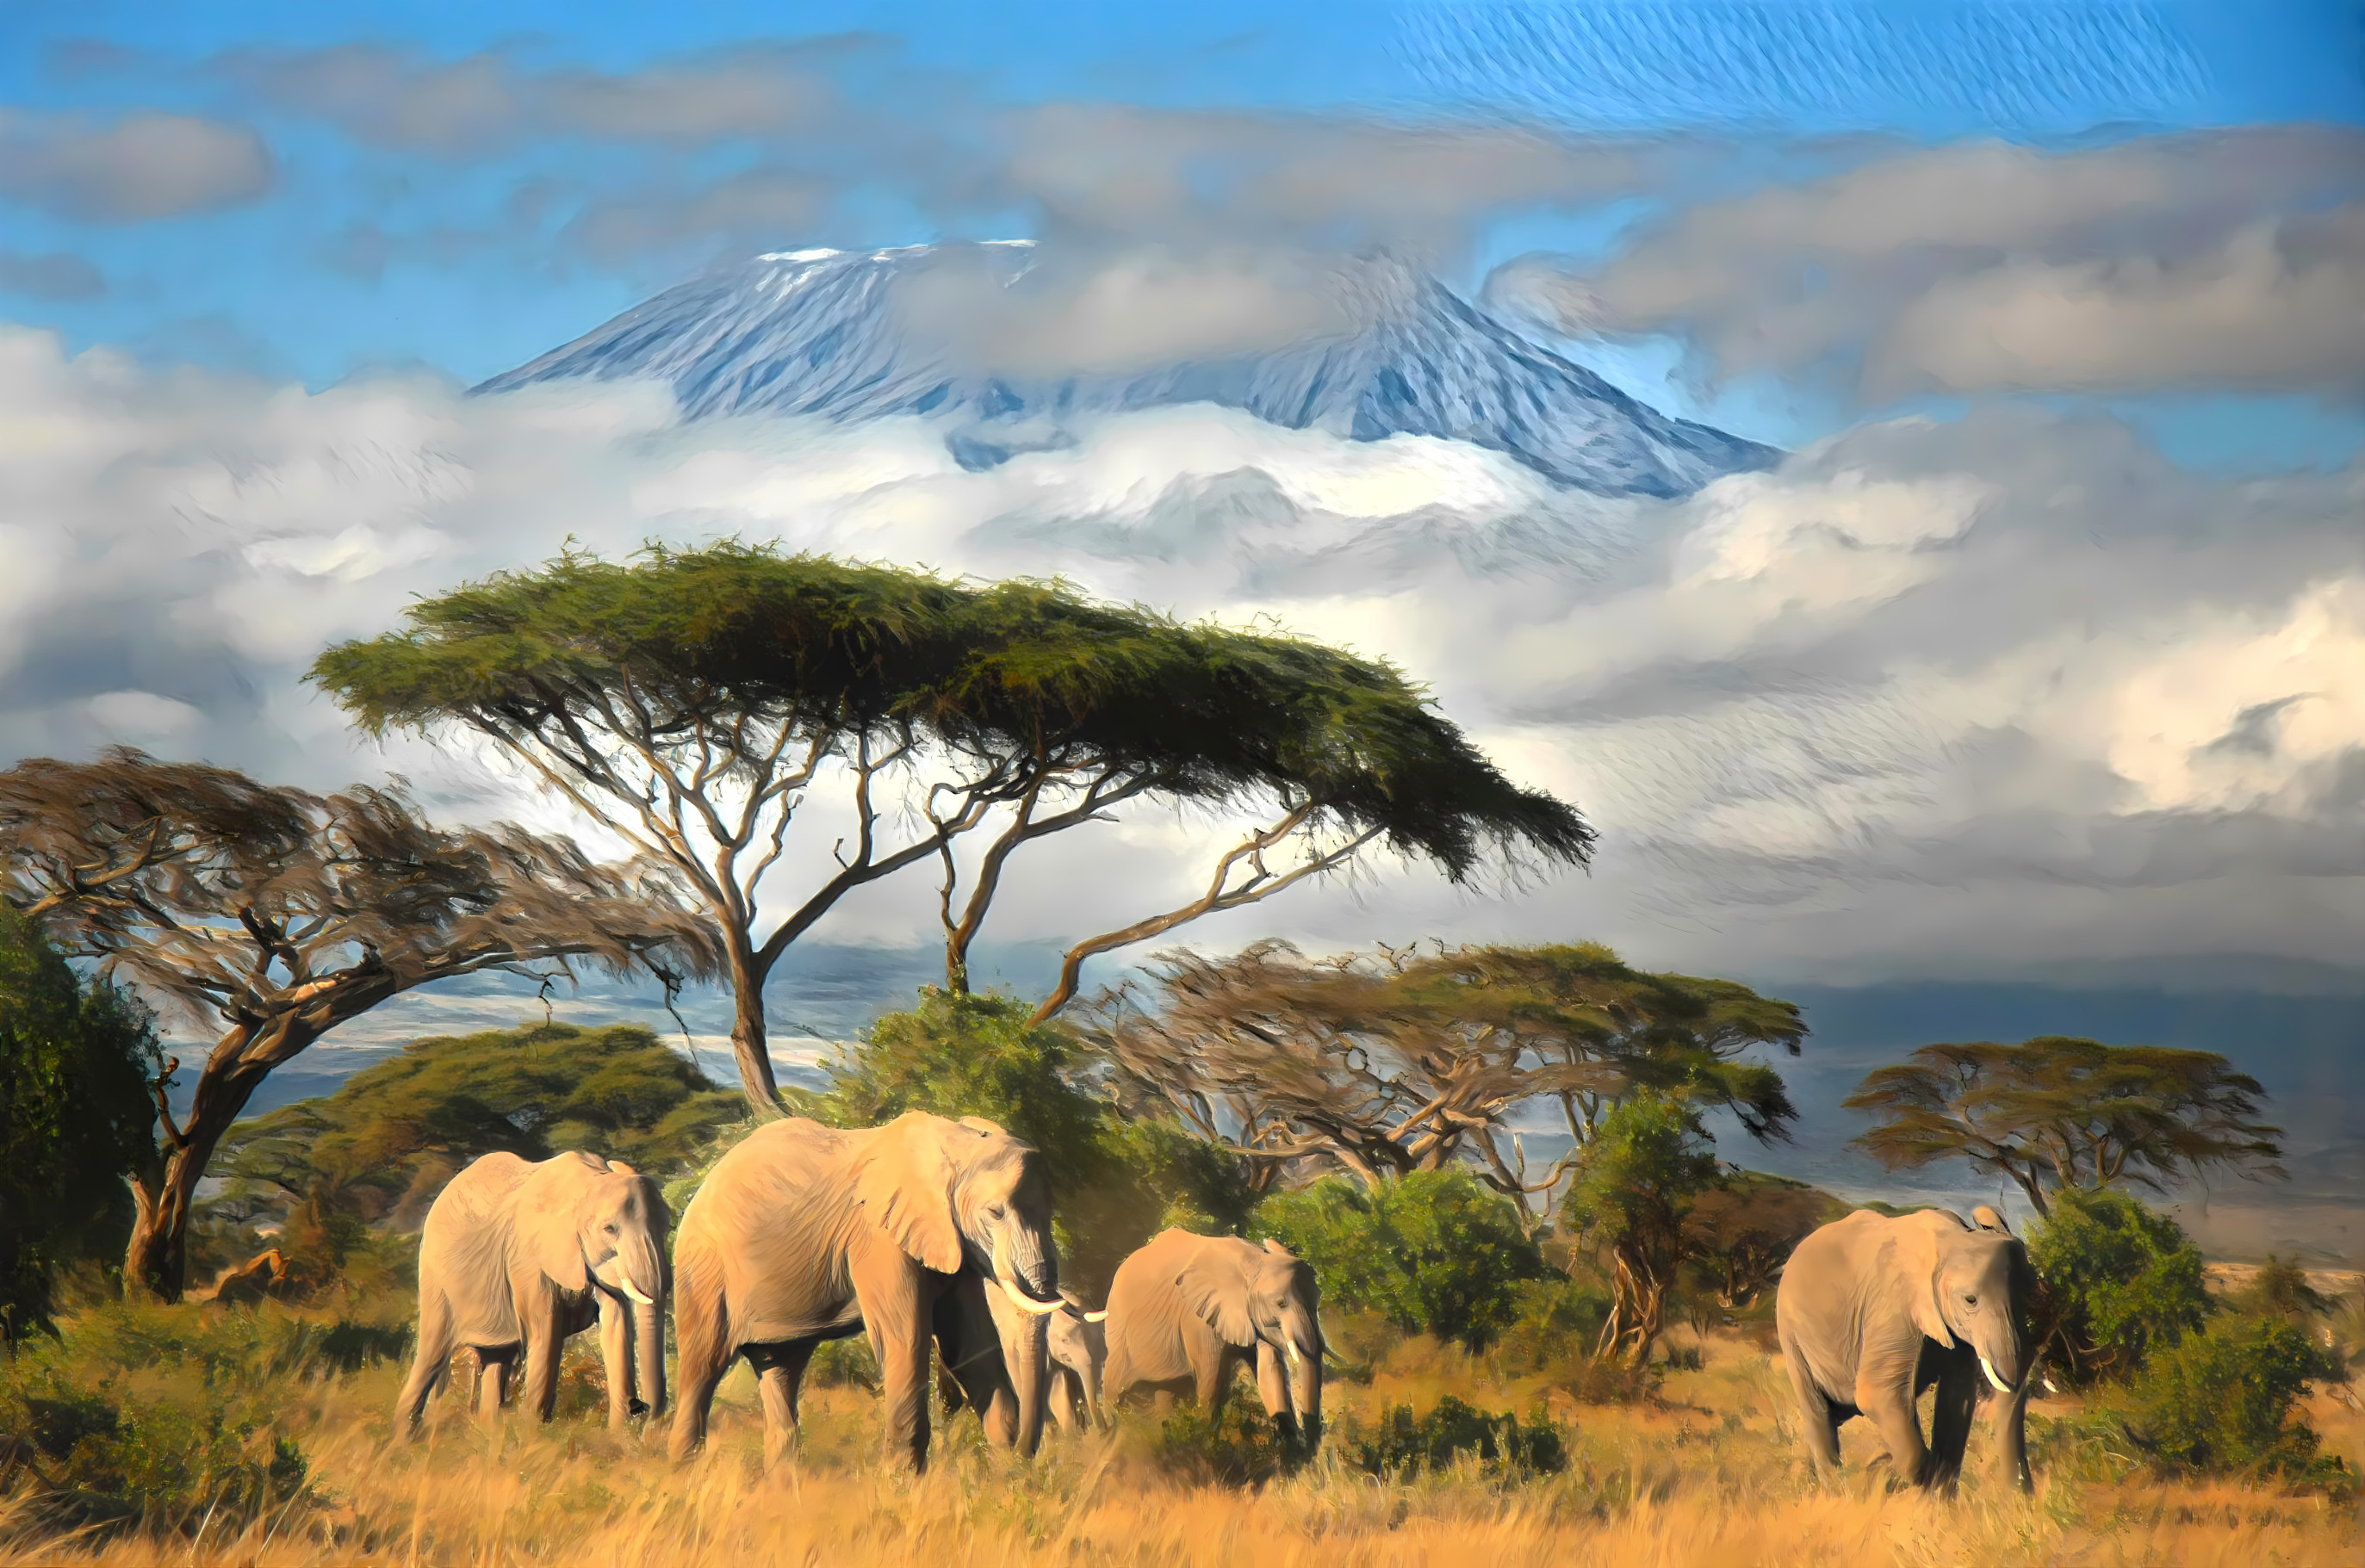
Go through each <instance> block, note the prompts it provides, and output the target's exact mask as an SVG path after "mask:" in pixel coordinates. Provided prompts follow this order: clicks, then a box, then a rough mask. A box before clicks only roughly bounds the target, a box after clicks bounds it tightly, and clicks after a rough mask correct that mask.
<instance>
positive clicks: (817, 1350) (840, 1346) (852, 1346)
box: [805, 1334, 885, 1394]
mask: <svg viewBox="0 0 2365 1568" xmlns="http://www.w3.org/2000/svg"><path fill="white" fill-rule="evenodd" d="M805 1381H806V1382H807V1383H812V1384H813V1386H814V1387H815V1388H860V1389H867V1390H869V1392H870V1393H872V1394H876V1393H878V1392H879V1391H880V1388H882V1387H884V1386H885V1384H884V1383H881V1382H880V1376H879V1358H878V1357H877V1356H876V1355H873V1354H872V1353H871V1350H870V1336H869V1335H868V1334H855V1335H850V1336H848V1337H847V1338H843V1339H825V1340H824V1341H822V1343H821V1344H819V1345H817V1346H815V1347H814V1349H813V1360H812V1361H809V1362H807V1363H806V1365H805Z"/></svg>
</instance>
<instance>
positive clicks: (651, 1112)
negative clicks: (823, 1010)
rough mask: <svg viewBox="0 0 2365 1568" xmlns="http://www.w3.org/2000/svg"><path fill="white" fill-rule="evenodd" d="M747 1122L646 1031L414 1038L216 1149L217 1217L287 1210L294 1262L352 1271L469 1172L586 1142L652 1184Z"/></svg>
mask: <svg viewBox="0 0 2365 1568" xmlns="http://www.w3.org/2000/svg"><path fill="white" fill-rule="evenodd" d="M744 1114H745V1102H744V1101H743V1100H741V1098H740V1097H739V1096H738V1095H736V1094H734V1093H730V1092H724V1091H721V1090H718V1089H716V1088H715V1087H714V1085H713V1084H712V1082H710V1081H708V1080H707V1078H706V1076H705V1075H704V1074H703V1073H701V1071H699V1070H698V1069H697V1068H696V1067H695V1066H694V1065H692V1064H691V1063H690V1062H689V1061H688V1060H686V1059H684V1058H683V1057H682V1056H681V1054H680V1053H679V1052H678V1051H677V1050H675V1049H673V1048H672V1047H669V1046H667V1044H666V1043H665V1042H664V1041H663V1040H661V1039H659V1038H658V1037H657V1036H656V1035H654V1034H652V1033H650V1031H648V1030H647V1029H645V1028H643V1027H642V1026H640V1025H636V1024H616V1025H608V1026H606V1027H603V1028H582V1027H578V1026H577V1025H571V1024H543V1025H532V1026H530V1027H526V1028H521V1029H509V1030H492V1031H488V1032H486V1033H483V1034H477V1035H468V1036H456V1037H455V1036H432V1037H430V1038H426V1039H420V1040H414V1041H412V1042H411V1043H410V1044H409V1045H408V1046H406V1047H404V1048H403V1051H402V1054H401V1055H400V1056H398V1057H395V1058H390V1059H388V1060H387V1061H382V1062H378V1063H375V1065H373V1066H370V1067H366V1068H364V1069H363V1070H361V1071H359V1072H357V1073H355V1074H353V1077H351V1078H349V1079H347V1080H346V1081H344V1083H343V1084H342V1085H341V1086H339V1088H338V1090H337V1092H335V1093H333V1094H331V1095H327V1096H325V1097H323V1098H320V1099H316V1100H304V1101H299V1102H297V1103H295V1104H292V1105H285V1106H282V1107H280V1108H279V1109H278V1110H275V1111H274V1112H272V1113H271V1114H268V1115H264V1116H259V1117H255V1118H253V1119H252V1120H249V1121H244V1122H241V1123H239V1124H238V1125H237V1126H235V1127H233V1128H232V1129H231V1132H230V1137H227V1138H225V1139H224V1140H223V1143H222V1147H221V1149H220V1151H219V1154H218V1155H217V1156H216V1164H215V1169H216V1170H219V1171H220V1172H221V1173H222V1174H223V1175H224V1177H225V1178H226V1181H225V1186H224V1190H223V1192H222V1194H221V1195H220V1196H219V1197H218V1198H216V1199H214V1200H212V1201H211V1203H209V1204H208V1205H207V1212H208V1215H209V1216H210V1217H213V1218H216V1219H219V1220H229V1221H232V1222H241V1221H246V1220H252V1219H255V1218H259V1217H262V1216H263V1215H266V1214H271V1213H276V1212H279V1211H281V1210H282V1209H283V1208H284V1209H285V1211H286V1217H287V1223H286V1235H285V1237H284V1238H283V1239H282V1242H281V1246H282V1248H283V1249H284V1250H286V1252H287V1253H288V1255H289V1256H290V1258H291V1259H302V1260H308V1261H310V1262H312V1263H314V1264H316V1265H319V1266H329V1267H335V1266H342V1265H343V1264H344V1263H346V1262H347V1260H349V1258H350V1257H351V1256H352V1255H353V1252H354V1249H356V1248H358V1247H361V1246H363V1245H364V1242H365V1240H366V1238H368V1236H369V1235H370V1234H371V1230H372V1227H373V1226H381V1225H394V1226H416V1225H418V1224H419V1223H420V1222H421V1221H422V1220H423V1219H424V1218H425V1216H426V1211H427V1206H428V1205H429V1204H431V1203H432V1202H433V1200H434V1197H435V1194H436V1193H439V1192H441V1191H442V1190H443V1184H444V1183H445V1182H448V1181H450V1180H451V1178H452V1176H453V1174H454V1172H456V1171H457V1170H459V1169H460V1168H461V1167H462V1166H464V1165H465V1164H467V1163H468V1162H469V1161H470V1160H472V1159H476V1158H477V1157H478V1156H480V1155H484V1154H490V1153H493V1152H495V1151H497V1150H498V1151H507V1152H509V1153H511V1154H515V1155H517V1156H519V1157H520V1158H521V1159H549V1158H550V1157H551V1156H553V1155H555V1154H557V1153H560V1152H562V1151H564V1150H566V1149H584V1150H587V1151H588V1152H590V1153H593V1154H598V1155H601V1156H604V1157H607V1158H610V1159H622V1160H625V1161H626V1162H628V1163H630V1164H632V1165H633V1167H635V1168H636V1169H638V1170H642V1171H644V1172H645V1173H648V1174H650V1175H653V1176H662V1175H663V1174H664V1173H665V1172H666V1171H667V1170H671V1169H673V1168H675V1167H678V1166H681V1165H684V1164H687V1163H688V1162H689V1160H690V1159H692V1158H693V1157H694V1156H695V1155H696V1154H697V1152H698V1151H699V1150H700V1149H701V1148H702V1147H703V1146H704V1144H705V1143H706V1142H707V1141H708V1140H709V1139H711V1138H712V1136H713V1134H714V1132H715V1131H716V1129H718V1128H720V1127H723V1126H728V1125H730V1124H732V1123H734V1122H735V1121H737V1120H738V1119H739V1118H741V1117H742V1116H743V1115H744Z"/></svg>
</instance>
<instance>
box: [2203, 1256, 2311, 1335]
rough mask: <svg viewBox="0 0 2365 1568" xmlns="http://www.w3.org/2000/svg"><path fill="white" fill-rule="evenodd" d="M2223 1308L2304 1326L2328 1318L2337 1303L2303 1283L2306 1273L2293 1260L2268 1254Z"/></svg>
mask: <svg viewBox="0 0 2365 1568" xmlns="http://www.w3.org/2000/svg"><path fill="white" fill-rule="evenodd" d="M2227 1305H2231V1306H2233V1307H2235V1308H2236V1310H2238V1311H2242V1312H2248V1313H2255V1314H2257V1315H2259V1316H2263V1317H2281V1318H2284V1319H2286V1320H2289V1321H2292V1322H2296V1323H2304V1322H2305V1321H2306V1320H2307V1319H2309V1318H2312V1317H2323V1316H2328V1315H2329V1314H2330V1313H2331V1312H2332V1311H2333V1309H2334V1308H2335V1306H2336V1305H2338V1304H2337V1303H2336V1302H2335V1301H2334V1300H2333V1299H2332V1298H2331V1297H2330V1296H2327V1295H2326V1294H2323V1293H2322V1292H2320V1291H2318V1290H2317V1289H2316V1288H2315V1286H2313V1285H2311V1284H2309V1283H2308V1282H2307V1271H2306V1270H2305V1269H2303V1268H2301V1267H2300V1266H2299V1263H2298V1261H2297V1260H2285V1259H2281V1258H2278V1257H2276V1256H2275V1255H2274V1254H2273V1253H2271V1252H2270V1253H2268V1254H2267V1260H2266V1262H2265V1263H2263V1264H2261V1265H2260V1266H2259V1271H2258V1272H2257V1273H2256V1274H2254V1275H2252V1276H2251V1277H2250V1282H2249V1283H2247V1284H2246V1285H2244V1286H2243V1287H2242V1288H2241V1289H2240V1290H2239V1291H2236V1293H2234V1295H2233V1298H2232V1299H2231V1301H2230V1302H2229V1303H2228V1304H2227Z"/></svg>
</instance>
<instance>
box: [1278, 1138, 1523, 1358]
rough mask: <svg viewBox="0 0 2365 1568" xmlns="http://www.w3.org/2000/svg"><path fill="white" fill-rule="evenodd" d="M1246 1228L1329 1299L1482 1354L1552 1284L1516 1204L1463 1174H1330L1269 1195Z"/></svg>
mask: <svg viewBox="0 0 2365 1568" xmlns="http://www.w3.org/2000/svg"><path fill="white" fill-rule="evenodd" d="M1250 1234H1251V1235H1252V1236H1256V1237H1260V1238H1261V1237H1268V1236H1269V1237H1272V1238H1274V1239H1275V1240H1277V1241H1279V1242H1280V1243H1281V1244H1282V1245H1283V1246H1284V1247H1286V1248H1288V1249H1290V1250H1291V1251H1293V1252H1295V1253H1296V1254H1297V1255H1298V1256H1299V1257H1300V1258H1303V1259H1305V1260H1306V1261H1307V1262H1309V1263H1311V1264H1313V1265H1314V1271H1315V1273H1316V1274H1317V1276H1318V1277H1319V1278H1320V1279H1321V1281H1322V1299H1323V1301H1324V1302H1325V1303H1326V1304H1335V1305H1338V1306H1339V1307H1340V1308H1342V1309H1344V1310H1347V1311H1350V1312H1354V1311H1365V1312H1374V1313H1378V1314H1379V1315H1381V1316H1384V1317H1385V1318H1386V1319H1387V1320H1388V1321H1389V1322H1391V1323H1394V1324H1395V1325H1396V1327H1400V1328H1402V1329H1404V1330H1405V1331H1406V1332H1407V1333H1415V1334H1424V1333H1425V1334H1431V1335H1434V1336H1436V1337H1437V1338H1440V1339H1446V1340H1452V1341H1454V1342H1456V1343H1459V1344H1460V1345H1461V1346H1462V1347H1463V1349H1465V1350H1469V1351H1470V1352H1471V1353H1473V1354H1475V1353H1477V1352H1478V1351H1480V1350H1485V1348H1486V1347H1487V1346H1488V1345H1489V1344H1492V1343H1493V1342H1494V1341H1495V1340H1496V1338H1500V1337H1501V1335H1502V1334H1503V1332H1504V1330H1506V1329H1507V1328H1508V1327H1511V1325H1512V1324H1513V1323H1514V1322H1515V1321H1516V1320H1517V1319H1518V1316H1519V1286H1520V1285H1521V1284H1522V1283H1523V1282H1527V1281H1530V1280H1541V1279H1546V1278H1549V1277H1550V1271H1549V1270H1548V1268H1547V1266H1546V1265H1545V1263H1544V1258H1543V1252H1542V1249H1541V1248H1539V1247H1538V1246H1537V1244H1536V1242H1535V1239H1534V1238H1532V1237H1530V1236H1529V1235H1528V1233H1527V1230H1526V1227H1525V1226H1522V1225H1521V1224H1520V1223H1519V1213H1518V1211H1517V1210H1516V1209H1514V1208H1513V1207H1512V1205H1511V1203H1510V1200H1509V1199H1508V1198H1505V1197H1503V1196H1501V1195H1500V1194H1498V1193H1494V1192H1491V1191H1489V1190H1488V1189H1487V1188H1485V1187H1484V1186H1482V1185H1480V1184H1479V1183H1478V1182H1475V1181H1474V1180H1473V1179H1472V1178H1470V1177H1469V1176H1467V1175H1464V1174H1463V1172H1461V1171H1458V1170H1416V1171H1413V1172H1411V1173H1410V1174H1408V1175H1405V1176H1400V1177H1398V1178H1396V1179H1395V1181H1392V1182H1382V1183H1381V1184H1380V1185H1379V1186H1377V1187H1375V1188H1373V1189H1371V1190H1369V1191H1365V1190H1364V1189H1362V1188H1360V1187H1358V1186H1356V1185H1354V1184H1352V1183H1351V1182H1347V1181H1345V1180H1343V1179H1341V1178H1339V1177H1329V1178H1326V1179H1325V1180H1323V1181H1320V1182H1315V1183H1314V1184H1313V1185H1312V1186H1310V1187H1306V1188H1304V1189H1302V1190H1300V1191H1298V1192H1295V1193H1280V1194H1278V1195H1276V1196H1273V1197H1270V1198H1267V1199H1266V1200H1265V1201H1264V1204H1263V1206H1262V1207H1261V1208H1260V1209H1258V1210H1257V1215H1256V1218H1255V1220H1254V1221H1253V1222H1252V1224H1251V1226H1250Z"/></svg>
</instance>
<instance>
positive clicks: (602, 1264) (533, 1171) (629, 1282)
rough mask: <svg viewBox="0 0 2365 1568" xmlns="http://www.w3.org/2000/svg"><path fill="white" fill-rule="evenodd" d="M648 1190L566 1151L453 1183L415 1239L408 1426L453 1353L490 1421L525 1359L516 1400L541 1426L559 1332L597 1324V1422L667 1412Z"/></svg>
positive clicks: (400, 1415)
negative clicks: (468, 1370)
mask: <svg viewBox="0 0 2365 1568" xmlns="http://www.w3.org/2000/svg"><path fill="white" fill-rule="evenodd" d="M671 1224H672V1216H671V1215H670V1214H669V1213H668V1212H667V1209H666V1204H665V1199H664V1197H663V1196H662V1195H660V1194H659V1193H658V1191H657V1185H656V1182H652V1181H650V1180H649V1179H648V1178H647V1177H645V1176H643V1175H641V1174H640V1173H639V1172H638V1171H636V1170H633V1168H632V1167H631V1166H629V1165H624V1164H622V1163H618V1162H614V1161H611V1160H605V1159H600V1157H599V1156H598V1155H596V1154H582V1153H578V1152H574V1151H569V1152H567V1153H566V1154H561V1155H557V1156H555V1157H554V1158H552V1159H545V1160H543V1161H541V1162H539V1163H533V1162H530V1161H527V1160H523V1159H519V1158H518V1157H517V1156H516V1155H514V1154H488V1155H486V1156H484V1157H483V1158H482V1159H476V1160H475V1161H473V1162H471V1163H470V1164H469V1165H468V1167H467V1168H466V1169H465V1170H462V1171H461V1172H460V1173H459V1174H458V1175H457V1176H454V1178H452V1181H451V1184H450V1185H448V1186H446V1187H445V1188H444V1189H443V1192H442V1193H440V1194H438V1196H437V1197H436V1199H435V1203H434V1206H433V1207H432V1208H430V1209H429V1210H428V1211H427V1224H426V1227H425V1230H424V1232H423V1234H422V1235H421V1236H420V1242H419V1353H418V1357H417V1359H416V1360H415V1361H412V1363H411V1368H410V1375H409V1378H407V1379H406V1380H405V1381H404V1383H403V1385H402V1394H401V1396H400V1398H399V1399H398V1401H397V1404H396V1407H395V1412H396V1424H397V1426H398V1428H407V1427H415V1426H416V1425H417V1423H418V1421H419V1418H420V1412H421V1411H422V1410H423V1409H424V1408H425V1406H426V1404H427V1396H428V1395H429V1394H432V1393H433V1392H434V1391H435V1389H436V1388H437V1387H438V1386H439V1385H440V1384H441V1383H443V1378H444V1375H445V1370H446V1367H447V1365H448V1363H449V1362H450V1361H451V1357H452V1352H453V1351H454V1350H460V1349H467V1350H474V1351H475V1352H476V1361H477V1364H478V1366H479V1367H480V1368H481V1369H482V1376H481V1379H480V1381H479V1383H478V1385H477V1391H476V1396H477V1401H478V1409H479V1411H480V1413H481V1414H482V1415H484V1416H485V1417H488V1418H489V1417H492V1416H493V1415H494V1414H495V1413H497V1412H498V1411H499V1408H500V1406H501V1405H502V1404H503V1403H504V1402H505V1401H506V1400H507V1398H508V1396H509V1382H510V1370H511V1367H512V1365H513V1364H514V1363H515V1362H517V1361H520V1360H522V1361H524V1363H525V1400H524V1402H525V1405H526V1406H527V1407H528V1408H529V1409H531V1410H532V1412H533V1413H534V1416H535V1417H536V1418H538V1419H540V1420H544V1421H547V1420H549V1419H550V1417H551V1415H552V1413H553V1411H554V1409H555V1406H556V1404H557V1399H558V1357H559V1351H560V1349H561V1348H562V1347H563V1346H564V1344H565V1342H566V1339H567V1338H568V1337H570V1336H572V1335H575V1334H578V1333H580V1332H582V1331H583V1330H584V1329H586V1328H588V1327H591V1325H592V1324H593V1323H594V1322H595V1321H596V1322H597V1323H598V1324H599V1325H600V1352H601V1355H602V1358H603V1359H604V1361H605V1362H606V1366H607V1373H608V1424H609V1425H610V1426H611V1427H622V1426H623V1425H624V1424H625V1422H626V1421H627V1420H628V1419H629V1418H630V1417H632V1416H633V1415H636V1414H638V1413H640V1412H641V1411H643V1410H646V1411H648V1412H650V1413H651V1414H653V1415H662V1414H664V1411H665V1404H666V1381H665V1309H666V1301H667V1296H668V1295H669V1294H671V1291H672V1276H671V1272H670V1271H669V1270H668V1269H667V1263H666V1232H667V1229H668V1227H669V1226H671Z"/></svg>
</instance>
